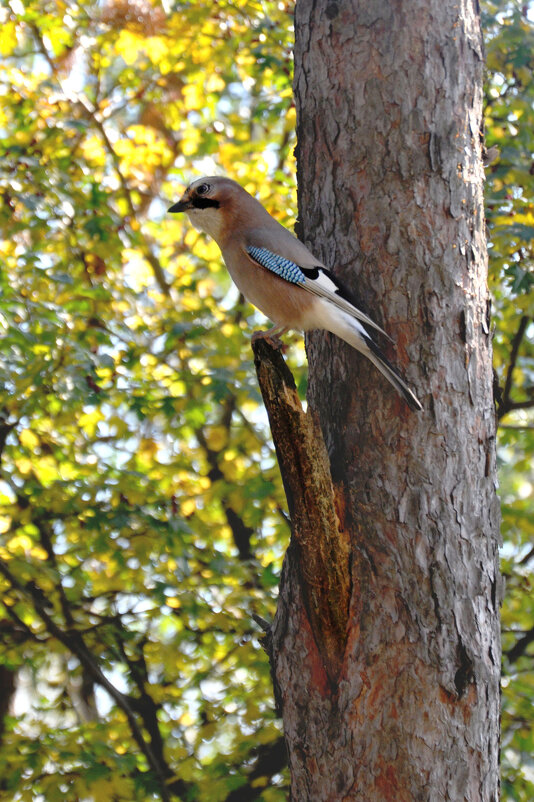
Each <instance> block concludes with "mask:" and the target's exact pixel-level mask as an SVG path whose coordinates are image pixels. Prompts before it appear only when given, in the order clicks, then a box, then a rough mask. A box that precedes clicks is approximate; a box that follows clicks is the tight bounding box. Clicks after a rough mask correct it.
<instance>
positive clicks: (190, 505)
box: [180, 498, 197, 518]
mask: <svg viewBox="0 0 534 802" xmlns="http://www.w3.org/2000/svg"><path fill="white" fill-rule="evenodd" d="M196 509H197V503H196V501H195V499H194V498H186V499H185V501H182V503H181V505H180V511H181V513H182V515H183V516H184V517H185V518H187V517H188V516H189V515H193V513H194V512H196Z"/></svg>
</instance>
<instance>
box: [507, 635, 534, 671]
mask: <svg viewBox="0 0 534 802" xmlns="http://www.w3.org/2000/svg"><path fill="white" fill-rule="evenodd" d="M531 643H534V627H532V628H531V629H529V630H528V632H525V634H524V635H523V637H522V638H519V640H517V641H516V642H515V643H514V645H513V646H512V648H511V649H508V651H507V652H505V654H506V657H507V658H508V660H509V661H510V663H515V662H516V660H519V658H520V657H522V656H523V655H524V654H525V652H526V651H527V649H528V647H529V646H530V644H531Z"/></svg>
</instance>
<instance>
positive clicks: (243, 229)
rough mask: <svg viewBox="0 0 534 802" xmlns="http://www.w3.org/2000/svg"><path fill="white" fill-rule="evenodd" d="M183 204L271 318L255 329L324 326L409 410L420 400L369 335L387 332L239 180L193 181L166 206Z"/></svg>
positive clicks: (274, 332) (275, 331)
mask: <svg viewBox="0 0 534 802" xmlns="http://www.w3.org/2000/svg"><path fill="white" fill-rule="evenodd" d="M168 211H169V212H170V213H172V214H174V213H177V212H185V213H186V214H187V216H188V217H189V220H190V221H191V223H192V224H193V226H195V228H197V229H200V230H201V231H203V232H204V233H206V234H208V235H209V236H210V237H212V238H213V239H214V240H215V242H216V243H217V245H218V246H219V248H220V250H221V253H222V256H223V259H224V262H225V264H226V267H227V269H228V272H229V273H230V276H231V277H232V279H233V281H234V282H235V284H236V285H237V287H238V289H239V290H240V292H241V293H242V294H243V295H244V296H245V298H246V299H247V301H250V303H252V304H253V305H254V306H255V307H257V308H258V309H259V310H260V311H261V312H263V314H264V315H265V316H266V317H268V318H269V319H270V320H271V321H272V322H273V323H274V326H273V327H272V328H271V329H269V330H268V331H266V332H256V333H255V337H258V336H259V337H266V338H269V339H270V340H271V341H273V339H274V338H276V337H278V336H281V335H282V334H284V333H285V332H286V331H288V330H289V329H296V330H300V331H310V330H312V329H325V330H326V331H329V332H331V333H332V334H335V335H337V336H338V337H340V338H341V339H342V340H344V341H345V342H347V343H349V345H351V346H352V347H353V348H355V349H356V350H357V351H359V352H360V353H362V354H363V355H364V356H366V357H367V359H369V360H370V361H371V362H372V363H373V365H374V366H375V367H376V368H377V369H378V370H379V371H380V373H382V374H383V376H385V378H386V379H387V380H388V381H389V382H390V383H391V384H392V385H393V387H394V388H395V389H396V390H397V392H398V393H399V394H400V395H401V396H402V397H403V398H404V399H405V401H406V402H407V404H408V405H409V407H410V408H411V409H413V410H421V409H422V405H421V403H420V401H419V399H418V398H417V397H416V395H415V394H414V393H413V392H412V390H411V389H410V388H409V387H408V385H407V384H406V382H405V381H404V379H403V377H402V376H401V375H400V373H399V372H398V370H397V369H396V368H395V367H394V366H393V365H392V364H391V362H389V360H388V359H387V358H386V357H385V355H384V354H383V353H382V351H381V350H380V348H379V346H378V345H377V344H376V342H375V340H374V339H373V335H374V333H375V332H380V333H381V334H383V335H385V336H386V337H387V338H388V339H390V340H391V338H390V337H389V336H388V335H387V334H386V332H385V331H384V330H383V329H382V328H381V327H380V326H379V325H378V324H377V323H375V322H374V321H373V320H372V319H371V318H370V317H368V316H367V315H366V314H364V313H363V312H362V311H361V310H360V309H358V307H357V305H356V303H355V301H354V299H353V298H352V297H351V295H350V293H349V292H348V291H347V290H346V289H345V288H344V287H343V286H342V285H341V283H340V282H339V280H338V279H337V278H336V277H335V275H334V274H333V273H332V271H331V270H329V269H328V268H327V267H326V265H324V264H323V263H322V262H321V261H320V260H319V259H317V257H315V256H314V255H313V254H312V253H311V251H309V250H308V248H307V247H306V246H305V245H304V244H303V243H302V242H301V241H300V240H298V239H297V238H296V237H295V236H294V234H292V233H291V232H290V231H289V230H288V229H287V228H284V226H283V225H281V224H280V223H279V222H278V221H277V220H275V218H274V217H272V216H271V215H270V214H269V212H268V211H267V210H266V209H265V208H264V207H263V206H262V205H261V203H260V202H259V201H257V200H256V199H255V198H254V197H253V196H252V195H250V194H249V193H248V192H247V191H246V190H245V189H244V188H243V187H242V186H241V185H240V184H238V183H237V182H236V181H233V180H232V179H230V178H227V177H224V176H204V177H203V178H198V179H196V180H195V181H193V182H192V183H191V184H190V185H189V186H188V187H187V189H186V190H185V192H184V193H183V195H182V197H181V198H180V200H179V201H178V202H177V203H174V204H173V205H172V206H171V207H170V208H169V210H168Z"/></svg>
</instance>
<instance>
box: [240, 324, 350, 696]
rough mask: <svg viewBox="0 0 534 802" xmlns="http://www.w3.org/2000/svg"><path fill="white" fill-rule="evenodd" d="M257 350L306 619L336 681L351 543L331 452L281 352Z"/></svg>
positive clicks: (256, 345)
mask: <svg viewBox="0 0 534 802" xmlns="http://www.w3.org/2000/svg"><path fill="white" fill-rule="evenodd" d="M252 349H253V351H254V364H255V367H256V372H257V375H258V381H259V384H260V389H261V393H262V396H263V401H264V403H265V407H266V409H267V414H268V416H269V422H270V424H271V431H272V435H273V440H274V445H275V449H276V454H277V457H278V463H279V465H280V472H281V474H282V481H283V483H284V489H285V492H286V496H287V501H288V505H289V512H290V516H291V527H292V538H293V543H294V544H295V545H296V546H297V550H296V555H297V560H298V565H299V574H300V579H301V585H302V589H303V593H304V598H305V603H306V609H307V613H308V618H309V622H310V626H311V629H312V632H313V634H314V637H315V641H316V643H317V646H318V649H319V652H320V654H321V657H322V660H323V664H324V667H325V669H326V672H327V674H328V676H329V678H330V679H331V680H332V681H335V680H336V679H337V676H338V674H339V670H340V668H341V664H342V659H343V653H344V649H345V643H346V633H347V625H348V611H349V601H350V595H351V578H350V570H349V560H350V542H349V539H348V535H347V533H346V532H344V531H343V530H342V528H341V527H340V526H339V520H338V517H337V512H336V497H335V491H334V488H333V485H332V479H331V476H330V465H329V459H328V453H327V451H326V446H325V444H324V440H323V436H322V432H321V429H320V426H319V423H318V421H317V419H316V418H315V417H313V416H312V414H311V413H310V412H308V413H305V412H304V411H303V409H302V405H301V403H300V400H299V397H298V393H297V389H296V386H295V382H294V380H293V376H292V375H291V372H290V371H289V369H288V367H287V365H286V364H285V362H284V360H283V358H282V356H281V354H280V352H279V351H277V350H275V349H274V348H272V347H271V345H269V343H268V342H267V341H266V340H262V339H258V340H256V341H255V342H253V345H252Z"/></svg>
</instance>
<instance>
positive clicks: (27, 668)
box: [0, 0, 534, 802]
mask: <svg viewBox="0 0 534 802" xmlns="http://www.w3.org/2000/svg"><path fill="white" fill-rule="evenodd" d="M533 20H534V10H533V4H532V3H523V4H521V3H518V2H516V1H515V0H507V1H505V0H502V2H501V1H500V0H499V2H488V0H486V1H485V2H484V4H483V24H484V28H485V32H486V40H487V54H488V83H487V120H486V126H487V128H486V143H487V147H488V148H491V147H492V146H494V145H496V146H498V148H499V155H498V156H497V158H496V159H495V161H493V162H492V164H491V165H490V166H489V167H488V169H487V176H488V184H487V204H488V227H489V235H490V270H491V285H492V292H493V297H494V302H495V303H494V317H493V324H494V325H495V361H496V370H497V374H498V381H499V384H500V390H498V391H497V401H498V403H497V409H498V414H499V418H500V423H501V426H500V429H499V438H500V439H499V455H500V461H501V484H502V487H501V498H502V502H503V538H504V549H503V560H504V567H503V570H504V573H505V576H506V579H507V584H506V594H505V603H504V609H503V629H504V632H503V638H504V653H505V656H504V682H503V685H504V713H503V766H504V775H503V796H504V798H505V799H507V800H508V799H510V800H512V799H515V800H525V802H526V800H530V799H532V798H533V797H534V766H533V763H532V755H533V754H534V733H533V720H534V716H533V714H532V699H533V696H534V666H533V654H534V645H533V644H534V603H533V601H532V598H533V596H532V593H531V590H532V571H533V562H534V544H533V534H534V511H533V508H532V498H533V495H534V491H533V487H534V468H533V467H532V455H533V451H534V420H533V416H532V409H534V364H533V357H534V349H533V344H532V333H533V331H532V330H533V326H532V316H533V302H532V293H531V287H532V282H533V276H532V260H533V253H532V242H533V238H534V162H533V155H532V154H533V153H534V109H533V100H534V83H533V81H532V68H533V61H534V55H533V54H534V25H533ZM0 22H1V27H0V70H1V72H2V80H1V85H0V132H1V141H0V197H1V205H0V240H1V245H0V253H1V264H0V282H1V286H0V327H1V330H2V337H1V340H0V455H1V473H0V505H1V516H0V533H1V534H0V586H1V599H2V601H1V603H0V632H1V635H2V637H1V639H0V664H1V672H0V716H2V718H1V726H0V739H1V740H2V749H1V751H0V799H6V800H40V799H43V800H44V799H46V801H47V802H54V800H58V802H59V800H61V801H62V802H63V800H67V801H68V802H70V801H71V800H72V802H74V800H78V799H84V800H98V801H99V802H106V800H110V802H111V800H122V801H123V802H134V800H135V801H136V800H139V802H148V800H157V799H162V800H171V799H173V798H176V797H179V798H181V799H183V800H199V802H202V800H204V799H206V800H207V799H210V800H221V802H222V800H227V801H228V802H238V801H239V800H241V801H242V802H244V801H245V800H253V799H261V800H263V801H264V802H277V801H278V800H283V799H286V797H287V777H286V774H285V769H284V764H285V752H284V747H283V741H282V734H281V729H280V724H279V721H278V719H277V718H276V714H275V711H274V703H273V698H272V687H271V681H270V675H269V666H268V661H267V657H266V655H264V653H263V651H262V649H261V648H260V646H259V641H258V636H259V634H260V629H259V627H258V626H257V625H256V624H255V623H254V620H253V615H259V616H260V617H263V618H265V619H271V618H272V616H273V614H274V609H275V605H276V588H277V584H278V578H279V572H280V567H281V560H282V556H283V553H284V549H285V546H286V545H287V541H288V537H289V528H288V526H287V523H286V519H285V512H284V510H285V499H284V496H283V491H282V488H281V486H280V481H279V474H278V469H277V466H276V460H275V456H274V453H273V450H272V447H271V443H270V437H269V433H268V428H267V424H266V419H265V416H264V413H263V410H262V407H261V402H260V397H259V393H258V389H257V385H256V379H255V376H254V372H253V364H252V358H251V351H250V345H249V335H250V332H251V331H252V330H253V328H255V327H257V326H258V323H259V322H260V320H261V318H260V317H259V316H257V315H256V314H255V313H254V312H253V310H252V309H251V307H249V306H248V305H246V304H244V303H243V301H242V299H241V298H240V297H239V296H238V294H237V292H236V291H235V289H234V288H233V287H232V285H231V283H230V281H229V279H228V277H227V274H226V271H225V269H224V268H223V267H222V266H221V261H220V258H219V254H218V250H217V248H216V247H215V246H214V245H213V243H211V242H209V241H208V240H207V239H205V238H204V236H203V235H201V234H198V233H197V232H195V231H194V230H192V229H191V228H190V227H189V226H188V224H187V222H186V221H184V223H183V224H182V223H181V221H177V220H176V218H171V217H169V216H167V215H166V208H167V206H168V205H169V203H170V202H171V201H172V200H175V199H176V198H177V197H178V195H179V194H180V192H181V189H182V188H183V186H184V185H185V184H187V183H188V182H189V180H190V179H191V178H193V177H198V176H199V175H201V174H206V173H211V172H224V173H227V174H229V175H231V176H232V177H234V178H236V179H237V180H238V181H240V182H241V183H243V184H244V185H245V186H246V188H247V189H248V190H249V191H251V192H252V193H253V194H255V195H257V196H258V197H259V198H260V199H261V200H262V202H263V203H264V205H266V206H267V208H268V209H269V210H270V211H271V212H273V213H274V214H275V215H276V216H277V218H278V219H280V221H281V222H283V223H286V224H288V225H290V226H291V225H292V224H293V222H294V219H295V209H296V194H295V185H294V174H295V167H294V162H293V147H294V144H295V142H294V128H295V115H294V108H293V104H292V87H291V81H292V67H291V46H292V39H293V32H292V22H293V20H292V3H290V2H270V0H264V2H261V3H260V2H257V0H234V2H231V3H230V2H225V0H221V2H218V3H216V4H195V3H188V2H171V0H166V1H164V0H161V1H158V0H153V2H149V0H82V1H81V2H68V3H67V2H62V0H25V1H24V2H21V0H10V1H9V2H7V3H4V4H3V6H2V8H1V9H0ZM490 153H491V151H490ZM493 154H494V152H493ZM493 154H492V155H493ZM291 343H292V345H291V348H290V349H289V351H288V355H287V356H288V358H289V361H290V365H291V368H292V370H293V371H294V372H295V373H296V376H297V379H298V381H300V386H301V389H302V391H304V386H305V370H304V369H303V363H304V351H303V346H302V342H301V340H300V338H298V337H295V338H293V340H291Z"/></svg>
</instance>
